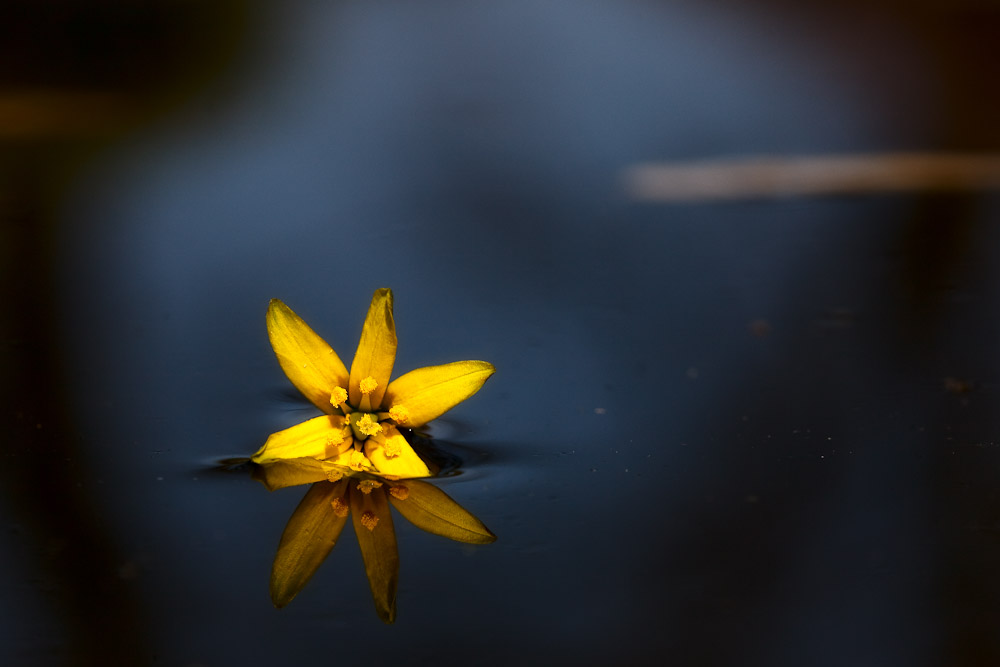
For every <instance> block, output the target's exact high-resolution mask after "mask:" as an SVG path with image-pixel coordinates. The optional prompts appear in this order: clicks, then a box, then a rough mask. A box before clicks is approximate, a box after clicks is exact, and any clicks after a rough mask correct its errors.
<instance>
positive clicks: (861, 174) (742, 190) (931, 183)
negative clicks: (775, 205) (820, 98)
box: [624, 153, 1000, 202]
mask: <svg viewBox="0 0 1000 667" xmlns="http://www.w3.org/2000/svg"><path fill="white" fill-rule="evenodd" d="M624 186H625V189H626V192H627V193H628V195H629V197H630V198H631V199H635V200H638V201H660V202H666V201H684V200H706V199H745V198H762V197H764V198H766V197H781V196H787V195H825V194H849V193H878V192H906V191H910V192H916V191H937V192H942V191H951V192H961V191H965V192H968V191H975V190H995V189H998V188H1000V155H997V154H989V153H983V154H975V153H965V154H963V153H871V154H855V155H838V156H799V157H773V156H765V157H747V158H739V159H732V160H712V161H699V162H666V163H644V164H638V165H635V166H633V167H630V168H628V169H626V170H625V172H624Z"/></svg>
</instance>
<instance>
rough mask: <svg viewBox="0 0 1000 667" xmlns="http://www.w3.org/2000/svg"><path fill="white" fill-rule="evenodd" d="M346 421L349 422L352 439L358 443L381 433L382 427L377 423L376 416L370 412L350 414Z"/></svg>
mask: <svg viewBox="0 0 1000 667" xmlns="http://www.w3.org/2000/svg"><path fill="white" fill-rule="evenodd" d="M347 419H348V420H350V423H351V430H352V431H353V432H354V439H355V440H357V441H359V442H360V441H363V440H365V439H367V438H368V436H370V435H376V434H378V433H381V432H382V427H381V426H379V423H378V415H374V414H372V413H370V412H352V413H351V414H349V415H347Z"/></svg>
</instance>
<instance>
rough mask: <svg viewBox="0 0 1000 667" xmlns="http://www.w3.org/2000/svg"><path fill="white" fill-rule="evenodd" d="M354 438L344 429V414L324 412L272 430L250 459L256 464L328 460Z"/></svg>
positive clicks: (347, 445) (349, 444)
mask: <svg viewBox="0 0 1000 667" xmlns="http://www.w3.org/2000/svg"><path fill="white" fill-rule="evenodd" d="M348 433H349V432H348ZM351 441H352V440H351V438H350V436H349V435H347V434H346V433H345V430H344V417H342V416H340V415H323V416H320V417H314V418H313V419H310V420H308V421H304V422H302V423H301V424H296V425H295V426H292V427H291V428H286V429H284V430H282V431H278V432H277V433H272V434H271V435H270V436H269V437H268V438H267V442H265V443H264V446H263V447H261V448H260V449H259V450H257V453H256V454H254V455H253V457H252V458H251V459H250V460H251V461H253V462H254V463H267V462H268V461H275V460H278V459H297V458H303V457H307V456H308V457H312V458H314V459H325V458H330V457H332V456H336V455H337V454H339V453H340V452H342V451H344V450H345V449H347V448H348V447H350V446H351Z"/></svg>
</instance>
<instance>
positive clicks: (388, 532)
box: [349, 480, 399, 623]
mask: <svg viewBox="0 0 1000 667" xmlns="http://www.w3.org/2000/svg"><path fill="white" fill-rule="evenodd" d="M349 484H350V486H349V491H350V496H351V520H352V521H353V522H354V532H355V533H357V535H358V546H360V547H361V557H362V558H363V559H364V561H365V572H366V573H367V574H368V585H369V586H370V587H371V591H372V597H373V598H374V599H375V611H377V612H378V616H379V618H381V619H382V621H383V622H385V623H392V622H393V621H394V620H396V588H397V586H398V583H399V551H398V549H397V547H396V531H395V530H393V527H392V514H391V513H390V512H389V502H388V501H387V500H386V498H385V496H386V494H385V490H384V489H385V487H382V488H379V489H375V490H373V491H372V492H371V493H368V494H365V493H362V492H361V491H359V490H358V489H357V487H356V484H357V482H355V481H353V480H351V481H350V482H349ZM373 519H374V521H373Z"/></svg>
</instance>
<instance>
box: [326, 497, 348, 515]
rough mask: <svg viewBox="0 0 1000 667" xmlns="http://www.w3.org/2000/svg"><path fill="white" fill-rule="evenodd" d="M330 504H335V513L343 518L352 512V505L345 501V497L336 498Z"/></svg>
mask: <svg viewBox="0 0 1000 667" xmlns="http://www.w3.org/2000/svg"><path fill="white" fill-rule="evenodd" d="M330 505H332V506H333V513H334V514H336V515H337V516H339V517H340V518H341V519H343V518H344V517H345V516H347V513H348V512H350V511H351V510H350V507H349V506H348V505H347V503H345V502H344V499H343V498H334V499H333V500H332V501H331V502H330Z"/></svg>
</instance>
